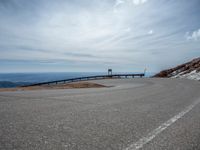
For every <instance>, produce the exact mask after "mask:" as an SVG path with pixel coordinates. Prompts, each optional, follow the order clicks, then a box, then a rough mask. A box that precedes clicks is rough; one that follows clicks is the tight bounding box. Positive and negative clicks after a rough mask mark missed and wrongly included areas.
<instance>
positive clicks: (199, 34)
mask: <svg viewBox="0 0 200 150" xmlns="http://www.w3.org/2000/svg"><path fill="white" fill-rule="evenodd" d="M185 37H186V39H187V40H194V41H197V40H199V39H200V29H198V30H196V31H193V32H192V33H191V34H190V32H186V34H185Z"/></svg>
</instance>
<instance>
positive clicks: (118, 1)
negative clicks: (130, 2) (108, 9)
mask: <svg viewBox="0 0 200 150" xmlns="http://www.w3.org/2000/svg"><path fill="white" fill-rule="evenodd" d="M123 3H124V1H123V0H116V1H115V5H114V7H117V6H119V5H121V4H123Z"/></svg>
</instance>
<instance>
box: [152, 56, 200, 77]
mask: <svg viewBox="0 0 200 150" xmlns="http://www.w3.org/2000/svg"><path fill="white" fill-rule="evenodd" d="M154 77H160V78H187V79H193V80H200V57H199V58H196V59H193V60H192V61H190V62H187V63H184V64H182V65H179V66H177V67H174V68H171V69H167V70H163V71H161V72H160V73H158V74H156V75H154Z"/></svg>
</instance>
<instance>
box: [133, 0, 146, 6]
mask: <svg viewBox="0 0 200 150" xmlns="http://www.w3.org/2000/svg"><path fill="white" fill-rule="evenodd" d="M146 2H147V0H133V4H134V5H140V4H144V3H146Z"/></svg>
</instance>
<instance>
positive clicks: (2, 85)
mask: <svg viewBox="0 0 200 150" xmlns="http://www.w3.org/2000/svg"><path fill="white" fill-rule="evenodd" d="M29 84H30V83H29V82H10V81H0V88H13V87H18V86H23V85H29Z"/></svg>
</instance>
